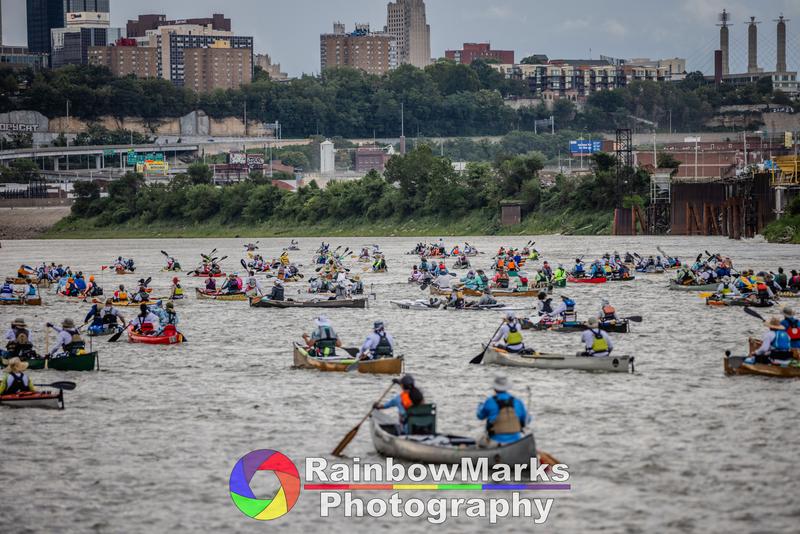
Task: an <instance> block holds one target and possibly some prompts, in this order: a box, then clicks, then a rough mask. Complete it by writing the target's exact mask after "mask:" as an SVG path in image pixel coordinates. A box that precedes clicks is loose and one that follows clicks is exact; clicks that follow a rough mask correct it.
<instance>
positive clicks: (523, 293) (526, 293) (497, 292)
mask: <svg viewBox="0 0 800 534" xmlns="http://www.w3.org/2000/svg"><path fill="white" fill-rule="evenodd" d="M543 289H544V288H543ZM451 291H452V290H451V289H439V288H438V287H434V286H430V293H431V295H437V296H449V295H450V292H451ZM460 291H461V292H462V293H463V294H464V296H465V297H480V296H481V295H483V293H482V292H480V291H478V290H477V289H461V290H460ZM539 291H540V290H539V289H535V290H534V289H527V290H526V289H523V290H520V291H509V290H507V289H506V290H503V289H492V295H493V296H495V297H535V296H538V295H539Z"/></svg>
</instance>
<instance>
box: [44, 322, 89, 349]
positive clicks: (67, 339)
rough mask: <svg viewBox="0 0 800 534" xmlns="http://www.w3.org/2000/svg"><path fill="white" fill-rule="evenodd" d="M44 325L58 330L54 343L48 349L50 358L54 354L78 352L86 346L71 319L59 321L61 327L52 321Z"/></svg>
mask: <svg viewBox="0 0 800 534" xmlns="http://www.w3.org/2000/svg"><path fill="white" fill-rule="evenodd" d="M45 326H46V327H47V328H52V329H53V330H55V331H56V332H58V336H57V337H56V342H55V345H54V346H53V348H52V349H50V357H51V358H52V357H53V356H55V355H56V354H62V355H64V356H69V355H75V354H80V353H81V351H83V348H84V347H85V346H86V345H85V343H84V342H83V338H82V337H81V334H80V332H79V331H78V329H77V328H75V321H73V320H72V319H69V318H67V319H64V320H63V321H61V328H59V327H57V326H56V325H54V324H52V323H47V324H46V325H45Z"/></svg>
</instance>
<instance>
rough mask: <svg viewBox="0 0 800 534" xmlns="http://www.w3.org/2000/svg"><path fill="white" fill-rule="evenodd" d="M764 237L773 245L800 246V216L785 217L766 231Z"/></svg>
mask: <svg viewBox="0 0 800 534" xmlns="http://www.w3.org/2000/svg"><path fill="white" fill-rule="evenodd" d="M764 237H765V238H766V239H767V241H770V242H771V243H799V244H800V215H794V216H792V217H783V218H781V219H780V220H778V221H775V222H773V223H770V224H769V226H767V227H766V228H765V229H764Z"/></svg>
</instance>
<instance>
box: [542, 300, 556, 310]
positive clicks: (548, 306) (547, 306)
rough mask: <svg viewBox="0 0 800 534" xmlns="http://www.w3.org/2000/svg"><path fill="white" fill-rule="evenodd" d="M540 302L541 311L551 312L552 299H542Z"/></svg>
mask: <svg viewBox="0 0 800 534" xmlns="http://www.w3.org/2000/svg"><path fill="white" fill-rule="evenodd" d="M541 302H542V312H543V313H553V305H552V302H553V299H547V300H543V301H541Z"/></svg>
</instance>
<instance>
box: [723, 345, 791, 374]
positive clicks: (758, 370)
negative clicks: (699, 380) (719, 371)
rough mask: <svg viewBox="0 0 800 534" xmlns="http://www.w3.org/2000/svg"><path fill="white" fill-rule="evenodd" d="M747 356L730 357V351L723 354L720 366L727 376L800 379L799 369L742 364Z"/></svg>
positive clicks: (761, 364) (760, 364)
mask: <svg viewBox="0 0 800 534" xmlns="http://www.w3.org/2000/svg"><path fill="white" fill-rule="evenodd" d="M745 359H747V356H731V353H730V351H727V352H725V357H724V358H723V360H722V366H723V369H724V370H725V374H726V375H727V376H734V375H758V376H769V377H774V378H800V367H794V366H789V367H781V366H780V365H771V364H765V363H744V361H745Z"/></svg>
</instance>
